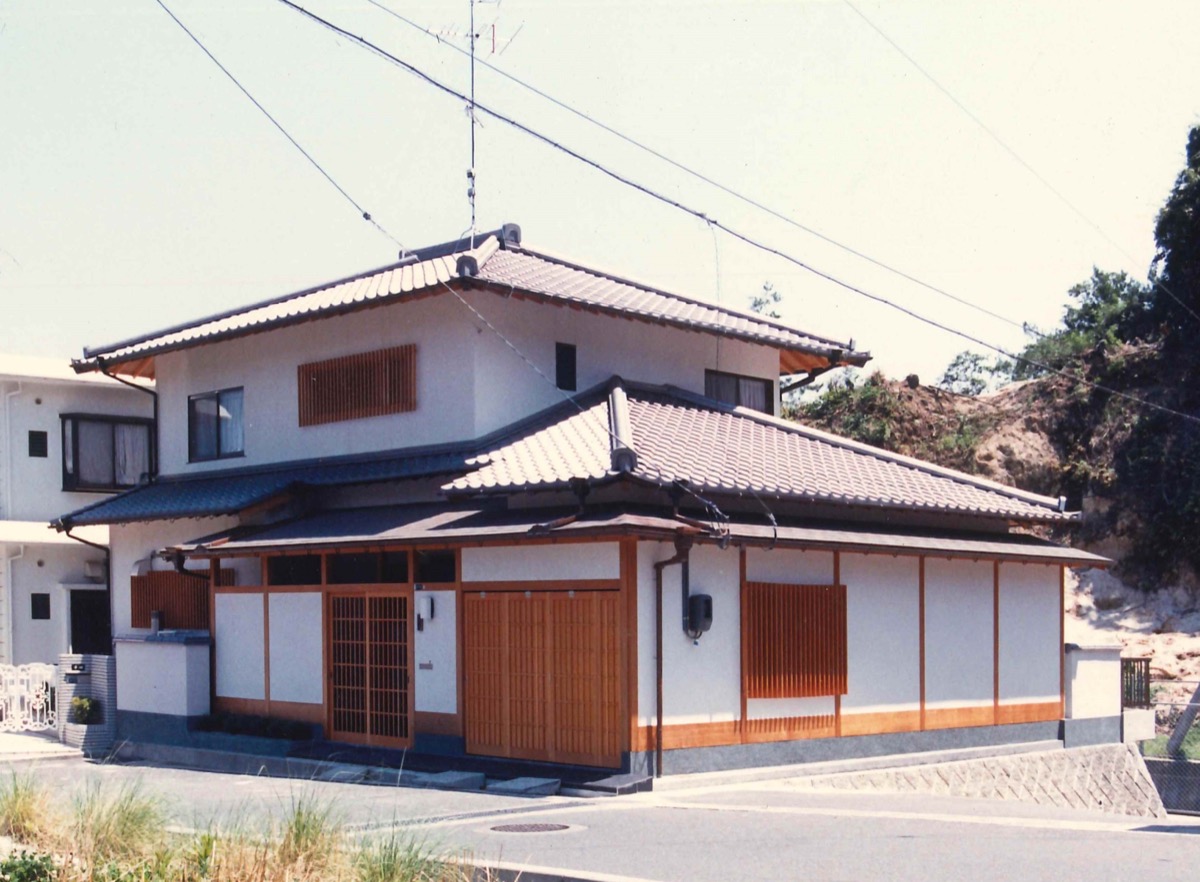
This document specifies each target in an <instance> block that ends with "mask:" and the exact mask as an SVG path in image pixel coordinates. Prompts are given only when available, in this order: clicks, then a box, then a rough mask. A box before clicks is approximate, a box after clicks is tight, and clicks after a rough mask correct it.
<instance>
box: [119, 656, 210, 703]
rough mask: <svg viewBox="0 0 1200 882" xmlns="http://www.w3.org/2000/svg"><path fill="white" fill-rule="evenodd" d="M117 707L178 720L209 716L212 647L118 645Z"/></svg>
mask: <svg viewBox="0 0 1200 882" xmlns="http://www.w3.org/2000/svg"><path fill="white" fill-rule="evenodd" d="M116 665H117V707H118V708H119V709H120V710H125V711H139V712H141V713H148V714H172V715H175V716H199V715H202V714H206V713H208V712H209V703H208V647H207V646H195V645H193V646H188V645H184V644H180V643H143V642H140V641H128V642H127V641H117V643H116Z"/></svg>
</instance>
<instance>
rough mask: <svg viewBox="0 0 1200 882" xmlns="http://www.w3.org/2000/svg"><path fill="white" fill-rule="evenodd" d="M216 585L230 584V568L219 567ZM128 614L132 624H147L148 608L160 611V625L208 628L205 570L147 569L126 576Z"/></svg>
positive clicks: (146, 625)
mask: <svg viewBox="0 0 1200 882" xmlns="http://www.w3.org/2000/svg"><path fill="white" fill-rule="evenodd" d="M219 572H220V575H219V577H218V579H217V583H218V584H219V585H232V584H233V578H234V572H233V570H231V569H222V570H220V571H219ZM129 590H130V602H131V606H132V617H131V621H130V624H131V625H132V626H133V627H135V628H149V627H150V612H151V610H158V611H159V612H161V613H162V623H161V624H162V627H164V628H172V629H181V630H193V629H194V630H200V631H206V630H208V574H207V573H204V572H195V571H189V573H186V574H185V573H179V572H176V571H175V570H151V571H150V572H148V573H146V574H145V575H143V576H131V577H130V580H129Z"/></svg>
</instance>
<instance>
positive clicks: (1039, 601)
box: [1000, 563, 1119, 711]
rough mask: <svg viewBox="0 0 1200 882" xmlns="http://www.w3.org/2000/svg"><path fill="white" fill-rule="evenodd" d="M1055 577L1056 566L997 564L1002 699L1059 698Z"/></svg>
mask: <svg viewBox="0 0 1200 882" xmlns="http://www.w3.org/2000/svg"><path fill="white" fill-rule="evenodd" d="M1058 578H1059V570H1058V567H1057V566H1040V565H1036V564H1019V563H1004V564H1001V565H1000V703H1001V704H1018V703H1026V702H1035V701H1057V700H1058V694H1059V693H1058V689H1059V679H1058V673H1059V672H1058V668H1059V640H1060V636H1059V594H1058V588H1059V583H1058ZM1118 711H1119V709H1118Z"/></svg>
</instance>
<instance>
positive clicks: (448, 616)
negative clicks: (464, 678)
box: [413, 591, 458, 714]
mask: <svg viewBox="0 0 1200 882" xmlns="http://www.w3.org/2000/svg"><path fill="white" fill-rule="evenodd" d="M422 596H429V597H432V598H433V619H432V620H426V621H425V625H424V630H422V631H417V632H416V637H415V640H414V643H413V655H414V657H415V658H416V663H417V670H416V672H415V675H416V676H415V679H416V684H417V685H416V691H417V694H416V701H415V702H414V708H415V709H416V710H419V711H424V712H427V713H435V714H454V713H458V653H457V651H456V650H457V647H456V643H455V641H456V640H457V634H458V628H457V621H458V610H457V608H456V607H455V601H456V599H457V598H456V594H455V592H453V591H416V592H414V594H413V604H414V606H415V608H416V611H417V612H420V609H421V597H422ZM414 621H415V619H414ZM423 666H427V667H423Z"/></svg>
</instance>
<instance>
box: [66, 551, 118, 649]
mask: <svg viewBox="0 0 1200 882" xmlns="http://www.w3.org/2000/svg"><path fill="white" fill-rule="evenodd" d="M63 532H65V533H66V535H67V538H68V539H74V540H75V541H76V542H79V543H80V544H82V545H87V546H88V547H90V548H95V549H96V550H97V551H103V552H104V593H105V594H107V595H108V634H109V637H110V638H111V637H112V636H113V634H115V633H116V628H114V627H113V624H114V622H113V603H112V548H111V547H109V546H108V545H101V544H100V543H99V542H92V541H90V540H88V539H84V538H82V537H80V536H72V535H71V528H70V527H67V528H66V529H65V530H64V531H63ZM108 649H109V651H110V652H111V651H112V644H111V643H110V644H109V647H108Z"/></svg>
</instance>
